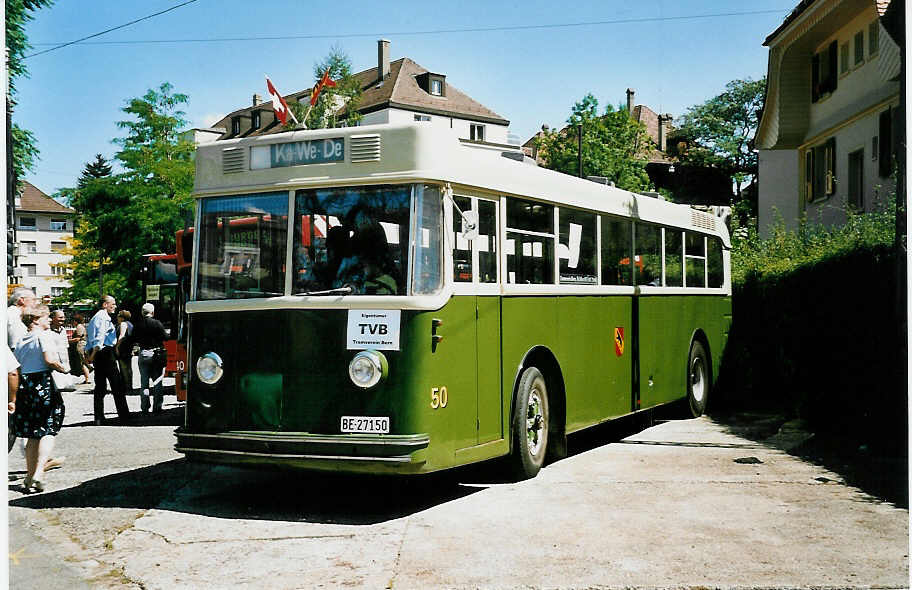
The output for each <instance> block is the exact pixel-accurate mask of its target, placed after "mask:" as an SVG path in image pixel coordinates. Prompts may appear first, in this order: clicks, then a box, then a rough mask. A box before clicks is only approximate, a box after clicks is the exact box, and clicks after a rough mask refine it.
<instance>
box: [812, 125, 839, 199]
mask: <svg viewBox="0 0 912 590" xmlns="http://www.w3.org/2000/svg"><path fill="white" fill-rule="evenodd" d="M804 181H805V196H806V198H807V200H808V201H814V200H817V199H822V198H824V197H827V196H829V195H832V194H833V193H835V192H836V138H835V137H831V138H830V139H828V140H827V141H826V142H824V143H822V144H820V145H818V146H815V147H813V148H809V149H808V151H807V152H806V153H805V170H804Z"/></svg>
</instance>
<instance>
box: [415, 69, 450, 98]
mask: <svg viewBox="0 0 912 590" xmlns="http://www.w3.org/2000/svg"><path fill="white" fill-rule="evenodd" d="M415 81H416V82H418V86H420V87H421V89H422V90H424V91H425V92H427V93H428V94H430V95H431V96H440V97H446V76H444V75H443V74H434V73H431V72H424V73H423V74H418V75H417V76H415Z"/></svg>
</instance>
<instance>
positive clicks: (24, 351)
mask: <svg viewBox="0 0 912 590" xmlns="http://www.w3.org/2000/svg"><path fill="white" fill-rule="evenodd" d="M22 319H23V322H24V323H25V325H26V326H27V327H28V328H29V333H28V334H26V336H25V338H23V339H22V340H21V341H20V342H19V346H18V347H17V348H16V353H15V354H16V360H17V361H19V365H20V370H21V377H20V385H19V391H18V392H17V395H16V402H15V404H16V406H15V409H16V411H15V412H14V413H13V431H14V433H15V434H16V436H18V437H21V438H27V439H28V443H27V444H26V447H25V463H26V467H27V470H28V474H27V475H26V477H25V482H24V484H23V485H24V487H25V492H26V493H31V492H42V491H44V484H43V483H42V482H41V481H39V480H38V479H37V478H36V476H37V475H38V474H39V473H44V471H45V470H46V469H45V464H46V463H47V462H48V460H49V459H50V457H51V451H52V450H53V449H54V439H55V437H56V436H57V433H58V432H60V428H61V427H62V426H63V417H64V412H65V409H64V406H63V398H62V397H61V395H60V392H59V391H58V390H57V388H56V387H55V386H54V382H53V380H52V379H51V371H52V370H56V371H63V370H64V367H63V365H61V364H60V363H59V362H57V359H56V353H55V352H54V348H55V340H56V338H55V337H54V336H53V335H52V333H51V332H50V331H49V328H50V323H51V321H50V312H49V311H48V308H47V306H45V305H39V306H37V307H34V308H32V309H30V310H28V311H26V312H25V314H24V315H23V317H22Z"/></svg>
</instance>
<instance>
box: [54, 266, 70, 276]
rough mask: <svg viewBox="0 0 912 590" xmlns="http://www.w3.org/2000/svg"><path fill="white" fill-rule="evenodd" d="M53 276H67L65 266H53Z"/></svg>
mask: <svg viewBox="0 0 912 590" xmlns="http://www.w3.org/2000/svg"><path fill="white" fill-rule="evenodd" d="M51 274H52V275H54V276H57V277H60V276H63V275H65V274H66V266H65V265H63V264H52V265H51Z"/></svg>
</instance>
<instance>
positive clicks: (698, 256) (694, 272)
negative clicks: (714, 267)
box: [684, 232, 706, 288]
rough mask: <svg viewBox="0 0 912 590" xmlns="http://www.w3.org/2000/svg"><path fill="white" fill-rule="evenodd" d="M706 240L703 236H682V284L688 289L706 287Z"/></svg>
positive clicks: (694, 234)
mask: <svg viewBox="0 0 912 590" xmlns="http://www.w3.org/2000/svg"><path fill="white" fill-rule="evenodd" d="M705 242H706V239H705V237H704V236H703V234H698V233H694V232H687V233H685V234H684V264H685V268H684V271H685V274H684V284H685V285H687V286H688V287H700V288H705V287H706V245H705Z"/></svg>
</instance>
